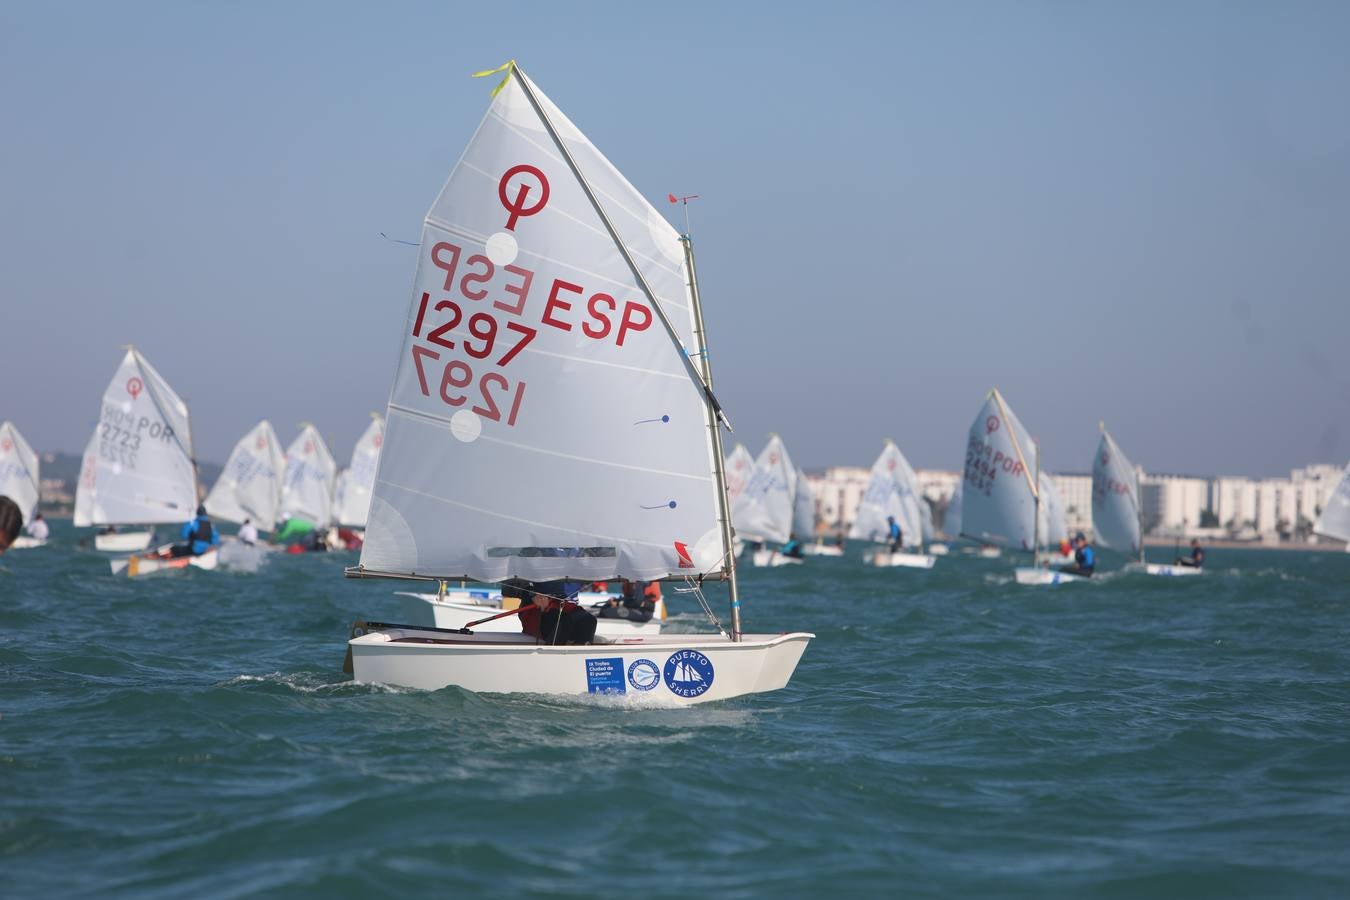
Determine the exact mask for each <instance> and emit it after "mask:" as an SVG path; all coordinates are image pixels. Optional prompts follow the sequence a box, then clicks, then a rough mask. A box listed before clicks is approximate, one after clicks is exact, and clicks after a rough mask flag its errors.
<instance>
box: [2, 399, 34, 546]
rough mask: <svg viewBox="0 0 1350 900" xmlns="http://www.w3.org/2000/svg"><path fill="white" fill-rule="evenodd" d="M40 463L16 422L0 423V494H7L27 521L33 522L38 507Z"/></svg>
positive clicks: (5, 495) (26, 522) (3, 495)
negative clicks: (16, 426) (15, 424)
mask: <svg viewBox="0 0 1350 900" xmlns="http://www.w3.org/2000/svg"><path fill="white" fill-rule="evenodd" d="M38 472H39V463H38V457H37V454H36V453H34V452H33V448H32V447H30V446H28V442H27V441H25V440H24V439H23V435H22V434H19V429H17V428H15V427H14V425H13V423H11V422H5V423H4V424H3V425H0V497H8V498H9V499H11V500H13V501H14V502H15V503H16V504H17V505H18V507H19V512H20V513H22V514H23V521H24V524H25V525H26V524H28V523H29V522H31V521H33V510H35V509H37V502H38V486H39V484H40V483H41V482H40V481H39V477H38Z"/></svg>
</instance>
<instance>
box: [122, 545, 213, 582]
mask: <svg viewBox="0 0 1350 900" xmlns="http://www.w3.org/2000/svg"><path fill="white" fill-rule="evenodd" d="M168 546H172V545H168ZM160 549H161V550H162V549H165V548H160ZM219 564H220V554H219V551H218V550H217V549H216V548H212V549H210V550H207V551H206V552H205V553H203V554H202V555H201V556H179V557H177V558H160V557H155V556H128V557H127V558H126V559H114V560H112V561H111V562H110V563H109V565H110V566H111V567H112V573H113V574H114V575H121V574H122V573H123V572H126V574H127V577H128V578H135V577H138V576H141V575H154V574H155V573H157V572H181V571H186V570H187V569H188V567H189V566H190V567H192V568H195V569H204V570H206V571H210V570H212V569H214V568H216V566H217V565H219Z"/></svg>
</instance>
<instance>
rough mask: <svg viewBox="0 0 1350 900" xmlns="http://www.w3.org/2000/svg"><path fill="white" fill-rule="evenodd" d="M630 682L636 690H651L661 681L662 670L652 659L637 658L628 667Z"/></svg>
mask: <svg viewBox="0 0 1350 900" xmlns="http://www.w3.org/2000/svg"><path fill="white" fill-rule="evenodd" d="M628 683H629V684H631V685H632V686H633V690H636V691H650V690H651V689H652V688H654V687H656V686H657V685H658V684H660V683H661V670H660V669H658V668H657V667H656V663H654V662H652V661H651V660H650V659H635V660H633V664H632V665H631V666H629V667H628Z"/></svg>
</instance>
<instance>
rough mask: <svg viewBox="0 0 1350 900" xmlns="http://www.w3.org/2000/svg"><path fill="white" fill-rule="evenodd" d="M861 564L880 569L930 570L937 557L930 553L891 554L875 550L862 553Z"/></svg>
mask: <svg viewBox="0 0 1350 900" xmlns="http://www.w3.org/2000/svg"><path fill="white" fill-rule="evenodd" d="M863 562H864V563H866V564H867V565H869V566H876V567H877V568H881V569H885V568H905V569H931V568H933V566H934V565H936V564H937V557H936V556H933V555H932V554H931V553H904V552H900V553H891V552H889V551H886V550H875V551H872V552H869V553H864V554H863Z"/></svg>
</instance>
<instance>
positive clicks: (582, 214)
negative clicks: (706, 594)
mask: <svg viewBox="0 0 1350 900" xmlns="http://www.w3.org/2000/svg"><path fill="white" fill-rule="evenodd" d="M526 85H528V86H529V88H530V90H531V91H533V93H534V95H535V96H536V97H537V98H538V102H539V103H540V106H541V108H542V109H543V110H544V111H545V113H546V114H547V116H548V117H549V120H550V121H551V122H552V124H553V125H554V127H555V128H556V129H557V132H558V134H559V136H560V139H561V142H562V144H563V145H564V146H565V147H566V148H567V150H568V152H569V153H570V155H571V157H572V158H573V160H574V162H575V165H576V167H577V169H578V170H580V171H581V172H582V173H583V174H584V176H585V178H586V180H587V182H588V183H589V184H590V185H591V187H592V188H593V190H594V192H595V196H596V197H597V202H598V203H599V204H600V205H601V207H602V208H603V211H604V213H605V215H606V216H607V217H608V219H609V222H610V225H612V227H613V229H614V232H615V233H616V234H617V235H618V237H619V238H620V239H621V240H622V242H623V244H624V245H625V246H626V247H627V248H628V249H629V250H630V252H631V254H632V259H633V260H634V265H635V266H636V268H637V270H638V271H640V272H641V275H642V276H643V278H642V279H639V278H638V277H637V275H636V274H635V272H634V270H633V269H632V268H630V266H629V265H628V263H627V262H626V260H625V258H624V256H623V254H622V252H621V251H620V248H619V244H618V243H617V242H616V240H615V237H614V235H612V234H611V233H610V230H609V226H607V225H606V222H605V219H604V218H602V216H601V214H600V212H599V211H597V207H596V206H595V205H594V204H592V202H591V201H590V199H589V198H588V197H587V195H586V193H585V190H584V189H583V187H582V182H581V181H580V179H579V178H578V177H577V175H576V173H575V172H574V171H573V170H572V168H571V166H570V165H569V163H568V161H567V159H566V158H564V157H563V155H562V154H561V153H560V152H559V150H558V145H557V144H556V143H555V142H554V140H553V137H552V136H551V135H550V133H549V131H548V129H547V126H546V124H545V121H544V119H543V118H542V117H541V115H540V113H539V111H537V110H536V109H535V107H534V105H533V103H532V100H531V98H530V96H529V95H527V93H526V90H525V86H526ZM420 246H421V250H420V251H419V257H418V266H417V275H416V280H415V284H414V288H413V294H412V302H411V304H410V306H409V310H408V316H407V320H406V324H405V327H404V331H403V338H402V344H401V350H400V352H399V356H398V371H397V375H396V376H395V380H394V387H393V391H392V393H391V397H390V402H389V409H388V415H387V416H386V434H385V441H384V446H383V448H382V452H381V455H380V462H379V468H378V473H377V475H376V480H375V488H374V493H373V497H372V499H371V505H370V517H369V521H368V524H367V529H366V539H365V545H364V547H363V548H362V552H361V565H362V566H363V567H364V568H366V569H369V570H375V571H381V572H391V573H402V574H407V573H414V572H415V573H418V574H431V575H438V576H446V577H469V578H474V579H478V580H484V581H496V580H500V579H503V578H507V577H510V576H518V577H521V578H526V579H529V580H533V581H540V580H548V579H554V578H561V577H564V576H567V577H575V578H579V579H585V580H604V579H610V578H616V577H624V578H633V579H655V578H663V577H674V576H679V575H682V574H689V573H691V572H695V571H698V572H703V571H710V570H713V571H721V570H722V568H723V565H724V564H723V563H722V560H723V559H724V558H725V557H726V555H727V551H726V548H725V547H724V546H723V540H722V533H721V529H720V527H719V525H718V517H717V507H718V500H717V494H716V490H717V488H716V481H715V478H714V462H713V458H712V433H711V432H710V431H709V429H708V426H707V420H706V408H705V402H706V401H705V399H704V392H703V388H702V386H701V383H700V380H699V378H698V376H697V373H696V371H695V369H694V363H693V362H692V361H691V360H690V358H689V355H688V352H687V348H688V347H690V346H692V345H693V328H694V316H693V312H692V308H691V298H690V295H689V288H688V283H689V277H688V273H687V271H686V268H685V265H684V247H683V245H682V243H681V241H680V237H679V235H678V234H677V233H676V231H675V230H674V229H673V228H671V227H670V225H669V224H668V223H667V222H666V221H665V219H664V218H662V216H661V215H660V213H658V212H657V211H656V210H655V209H654V208H653V207H652V206H651V204H649V203H648V202H647V201H646V200H645V199H643V197H642V195H641V194H639V193H638V192H637V191H636V190H635V189H634V188H633V187H632V185H630V184H629V183H628V182H627V181H626V180H625V179H624V177H623V175H621V174H620V173H619V171H618V170H617V169H616V168H614V166H613V165H611V164H610V162H609V161H608V160H607V159H605V157H604V156H602V155H601V154H600V152H599V151H598V150H597V149H596V148H595V147H594V146H593V145H592V144H591V143H590V141H589V140H587V139H586V137H585V136H584V135H583V134H582V133H581V132H580V131H579V130H578V129H577V128H576V126H574V125H573V124H572V123H571V122H570V121H569V120H568V119H567V118H566V117H565V116H564V115H563V114H562V113H561V112H560V111H559V110H558V108H557V107H556V106H554V105H553V104H552V103H551V102H550V101H549V100H548V99H547V98H546V97H545V96H544V95H543V94H542V93H540V92H539V89H538V88H537V87H535V86H534V85H533V83H532V82H528V81H527V80H526V79H525V76H524V75H523V74H522V73H520V72H519V71H518V70H517V71H514V72H513V73H512V74H511V76H510V77H509V79H508V80H507V81H506V83H505V84H504V85H503V86H502V88H501V90H500V91H499V92H498V93H497V96H496V97H495V99H494V100H493V102H492V104H491V106H490V107H489V109H488V112H487V114H486V116H485V117H484V119H483V121H482V123H481V124H480V126H479V128H478V131H477V132H476V133H475V135H474V137H473V139H472V140H471V141H470V143H469V146H468V147H467V148H466V149H465V151H464V154H463V156H462V157H461V159H460V161H459V163H458V164H457V165H456V166H455V168H454V170H453V171H452V172H451V173H450V177H449V180H448V181H447V182H446V184H445V187H444V188H443V189H442V191H441V193H440V196H439V197H438V198H437V200H436V202H435V203H434V204H433V205H432V207H431V210H430V212H429V213H428V214H427V218H426V222H425V226H424V228H423V231H422V240H421V245H420ZM644 281H645V283H646V287H644V284H643V282H644ZM647 288H650V291H651V296H649V295H648V293H647ZM653 300H655V302H656V303H657V304H659V307H658V308H653ZM660 311H664V313H665V314H666V316H667V317H668V321H669V323H670V330H668V329H667V326H666V322H665V321H663V320H662V317H661V315H660V314H659V313H660Z"/></svg>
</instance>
